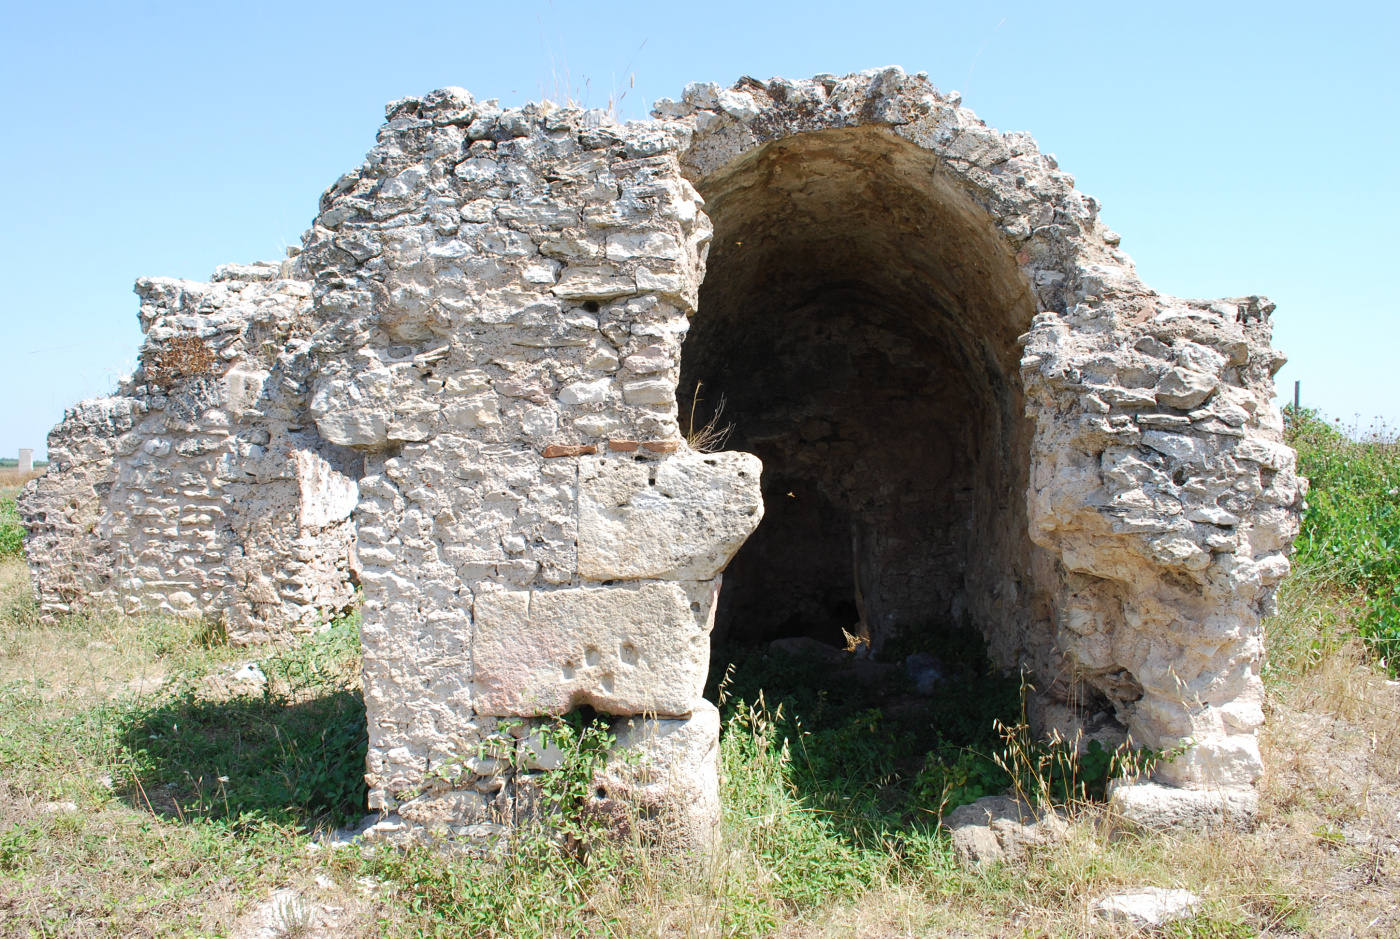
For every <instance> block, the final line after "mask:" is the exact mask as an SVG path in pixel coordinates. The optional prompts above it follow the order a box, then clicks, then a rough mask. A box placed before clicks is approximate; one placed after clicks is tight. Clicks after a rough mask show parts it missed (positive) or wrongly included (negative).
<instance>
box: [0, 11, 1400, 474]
mask: <svg viewBox="0 0 1400 939" xmlns="http://www.w3.org/2000/svg"><path fill="white" fill-rule="evenodd" d="M1397 11H1400V5H1396V4H1394V3H1344V2H1333V3H1328V4H1321V3H1290V2H1271V3H1263V2H1260V3H1229V2H1219V0H1217V2H1210V3H1195V2H1172V3H1142V2H1127V3H1124V2H1121V0H1120V2H1115V3H1063V4H1051V3H1030V2H1025V0H1021V2H976V0H960V2H956V3H945V2H921V3H880V2H875V0H869V2H864V3H851V2H825V0H812V2H804V3H767V2H754V0H749V2H741V3H734V2H712V3H698V2H693V0H692V2H688V3H684V4H682V3H669V2H663V0H651V2H641V3H607V2H579V0H554V2H553V3H549V2H546V0H519V2H516V3H501V2H499V0H495V2H491V3H479V2H472V0H458V2H455V3H412V2H395V3H382V2H380V3H358V2H342V3H334V4H330V3H301V4H285V5H284V4H270V3H256V2H243V3H168V2H161V0H152V2H145V3H109V4H64V3H19V2H11V3H8V4H6V5H5V8H4V17H3V20H4V27H3V29H0V91H2V92H3V93H2V94H0V108H3V115H2V116H0V127H2V128H3V131H0V133H3V142H4V145H3V146H0V166H2V167H3V178H4V179H5V181H6V193H5V195H4V199H3V206H4V208H3V215H0V222H2V224H0V323H3V327H4V329H3V332H0V338H2V341H0V456H13V455H14V454H15V451H16V450H17V448H19V447H21V446H33V447H35V448H36V449H39V450H42V448H43V446H44V439H45V435H46V434H47V432H48V430H49V428H50V426H51V425H52V424H53V423H54V422H55V421H56V420H57V419H58V418H59V417H61V415H62V411H63V408H64V406H65V405H68V404H71V403H73V402H75V401H77V400H78V399H80V398H84V397H91V396H95V395H100V394H104V393H106V392H108V391H110V390H111V389H112V388H113V386H114V385H115V383H116V381H117V379H118V377H119V376H120V375H121V374H123V373H124V372H126V371H129V370H130V369H131V368H132V367H133V365H134V360H135V351H136V347H137V345H138V343H139V341H140V334H139V331H138V329H137V320H136V308H137V304H136V298H135V296H134V295H133V294H132V293H131V285H132V281H133V280H135V278H136V277H138V276H140V275H147V274H159V275H170V276H178V277H189V278H197V279H205V278H207V277H208V275H209V274H210V272H211V271H212V270H213V269H214V267H215V266H216V265H218V264H222V263H227V262H231V261H238V262H247V261H253V260H257V259H262V258H276V257H280V256H281V255H282V253H283V247H284V246H285V245H286V244H289V243H296V242H297V240H298V238H299V236H300V234H301V231H302V230H303V229H304V228H305V227H306V226H307V224H308V223H309V222H310V220H311V218H312V216H313V214H314V212H315V208H316V200H317V198H318V196H319V194H320V192H321V190H322V189H323V188H325V187H326V186H327V185H328V184H330V183H331V182H333V181H334V180H335V179H336V178H337V177H338V176H339V175H340V174H341V173H343V172H344V171H346V170H348V169H350V168H351V167H354V166H356V165H357V164H358V163H359V161H360V159H361V158H362V156H363V155H364V153H365V151H366V150H367V149H368V148H369V146H370V145H371V144H372V143H373V140H374V134H375V130H376V128H377V127H378V126H379V124H380V122H381V120H382V119H383V110H382V109H383V105H384V103H385V102H386V101H388V100H390V99H393V98H398V97H402V96H404V95H407V94H414V93H421V92H425V91H429V90H431V89H433V88H438V87H442V86H444V85H460V86H463V87H465V88H468V89H470V90H471V91H472V92H474V93H475V94H476V95H477V96H478V97H479V98H491V97H499V98H500V99H501V101H502V103H503V104H506V105H511V104H518V103H521V102H523V101H525V100H527V99H530V98H538V97H540V96H541V92H542V91H545V90H548V89H550V88H552V87H554V86H555V85H556V77H555V76H556V75H558V76H562V75H563V74H564V73H565V72H567V74H568V75H569V76H570V77H571V79H572V82H571V84H572V85H573V86H574V87H575V88H577V89H578V91H577V93H578V94H579V95H580V96H584V95H586V96H587V98H588V103H589V104H591V105H594V106H599V105H603V104H605V103H606V101H607V98H608V93H609V91H610V89H612V88H614V87H616V88H617V89H619V90H622V89H627V95H626V97H625V98H624V100H623V101H622V110H623V112H624V114H625V115H626V116H631V117H642V116H645V114H646V111H647V110H648V109H649V108H650V103H651V101H652V100H653V99H654V98H657V97H662V96H669V97H677V96H679V92H680V90H681V88H682V87H683V86H684V85H685V83H686V82H689V81H708V80H713V81H719V82H721V83H724V84H728V83H730V82H732V81H733V80H735V79H736V78H738V77H739V76H740V75H744V74H749V75H754V76H756V77H760V78H768V77H770V76H773V75H783V76H787V77H793V78H798V77H807V76H811V75H813V74H815V73H818V72H847V71H854V70H859V69H864V68H870V67H874V66H880V65H887V64H898V65H902V66H904V68H905V69H907V70H908V71H910V72H915V71H920V70H924V71H927V72H929V74H930V76H931V78H932V80H933V82H934V83H935V84H936V85H938V87H939V88H941V89H944V90H950V89H958V90H960V91H962V92H963V93H964V103H965V104H967V105H968V106H969V107H971V108H973V109H975V110H976V111H977V112H978V114H979V115H981V116H982V117H983V118H984V119H985V120H986V121H987V122H988V123H989V124H990V125H992V126H994V127H997V128H999V129H1001V130H1005V131H1009V130H1025V131H1030V132H1031V133H1033V134H1034V135H1035V136H1036V137H1037V139H1038V140H1039V141H1040V143H1041V146H1042V148H1044V149H1045V150H1048V151H1051V152H1053V153H1055V154H1056V155H1057V156H1058V158H1059V161H1060V165H1061V166H1062V167H1063V168H1064V169H1066V170H1068V171H1069V172H1071V173H1073V174H1074V175H1075V177H1076V179H1077V180H1078V185H1079V188H1081V189H1082V190H1083V191H1085V192H1087V193H1089V194H1091V195H1093V196H1095V197H1096V198H1097V199H1098V200H1099V201H1100V202H1101V203H1102V204H1103V206H1104V209H1103V215H1104V218H1105V220H1106V221H1107V222H1108V224H1110V225H1112V226H1113V227H1114V228H1116V229H1117V230H1118V231H1120V232H1121V233H1122V234H1123V247H1124V249H1125V250H1127V251H1128V252H1129V253H1130V254H1132V255H1133V257H1134V258H1135V259H1136V260H1137V262H1138V265H1139V270H1140V272H1141V274H1142V275H1143V277H1144V278H1145V279H1146V280H1147V282H1148V283H1149V284H1151V285H1152V286H1154V287H1155V288H1156V289H1158V290H1160V291H1163V292H1167V293H1173V294H1177V295H1180V296H1186V297H1217V296H1230V295H1239V294H1247V293H1263V294H1267V295H1269V296H1270V297H1272V298H1273V299H1274V300H1275V301H1276V302H1277V303H1278V310H1277V312H1276V313H1275V314H1274V316H1275V323H1276V331H1275V339H1276V343H1277V345H1278V346H1279V347H1281V348H1282V349H1284V350H1285V351H1287V352H1288V353H1289V355H1290V356H1291V361H1290V363H1289V364H1288V365H1287V366H1286V367H1285V368H1284V370H1283V371H1282V372H1281V373H1280V374H1279V387H1280V391H1281V392H1286V393H1287V394H1289V395H1291V389H1292V383H1293V380H1294V379H1301V380H1302V382H1303V400H1304V402H1305V403H1307V404H1311V405H1314V406H1317V407H1320V408H1321V409H1322V410H1323V411H1325V412H1326V413H1328V414H1329V415H1332V416H1340V417H1343V418H1345V419H1346V420H1348V421H1350V420H1352V419H1353V416H1354V415H1358V414H1359V415H1360V416H1361V418H1362V420H1363V422H1365V421H1369V420H1370V419H1372V418H1373V417H1383V418H1386V419H1388V420H1389V421H1390V422H1391V423H1392V424H1395V423H1400V362H1398V361H1397V360H1400V339H1398V338H1397V329H1396V319H1397V312H1400V309H1398V307H1400V301H1397V291H1396V287H1395V284H1394V280H1395V275H1396V273H1397V262H1396V260H1395V247H1394V244H1395V234H1394V229H1395V225H1396V222H1397V218H1400V196H1397V193H1400V184H1398V183H1397V178H1400V172H1397V171H1400V157H1398V156H1397V154H1400V141H1397V139H1396V138H1397V130H1396V128H1397V123H1400V122H1397V118H1398V117H1400V107H1397V104H1400V102H1397V85H1400V53H1397V48H1400V29H1398V28H1397V26H1400V12H1397ZM632 74H635V77H636V81H635V87H630V88H629V84H630V77H631V75H632ZM585 80H586V86H585Z"/></svg>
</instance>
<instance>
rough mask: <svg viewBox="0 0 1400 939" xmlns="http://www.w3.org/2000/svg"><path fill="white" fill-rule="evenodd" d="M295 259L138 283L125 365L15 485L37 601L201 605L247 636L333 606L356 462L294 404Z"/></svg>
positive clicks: (346, 590) (304, 308) (347, 548)
mask: <svg viewBox="0 0 1400 939" xmlns="http://www.w3.org/2000/svg"><path fill="white" fill-rule="evenodd" d="M284 266H285V267H286V268H287V270H286V271H283V270H282V267H284ZM298 272H299V266H298V265H297V264H295V263H294V262H288V263H287V264H286V265H283V266H279V265H275V264H264V265H252V266H244V267H240V266H228V267H224V268H220V269H219V271H217V272H216V273H215V276H214V280H213V282H211V283H207V284H205V283H197V282H193V281H180V280H171V279H168V278H143V279H142V280H140V281H138V282H137V285H136V291H137V293H138V295H139V296H140V297H141V301H142V303H141V325H142V328H143V330H144V331H145V332H146V340H145V343H144V345H143V346H142V349H141V354H140V367H139V368H138V369H137V371H136V373H135V375H134V376H133V377H132V378H131V379H129V380H127V381H125V382H124V383H123V385H122V388H121V389H120V391H119V393H118V394H117V395H114V396H112V397H110V398H105V399H99V400H98V401H94V402H84V403H83V404H80V405H78V406H77V407H76V408H74V409H73V410H71V411H70V412H69V413H68V414H67V415H66V416H65V418H64V421H63V423H61V424H60V425H59V427H58V428H56V429H55V431H54V433H53V435H51V437H50V447H51V448H53V449H54V451H55V452H56V453H57V454H59V458H58V459H57V460H56V461H54V463H53V466H52V467H51V469H50V470H49V472H48V474H47V475H45V476H43V477H40V478H39V479H37V480H35V481H34V482H33V483H31V484H30V486H29V488H28V489H27V490H26V492H25V494H24V495H23V497H22V498H21V500H20V505H21V510H22V511H23V512H24V513H25V515H26V518H27V521H28V524H29V525H30V531H31V535H30V541H29V548H28V555H29V560H30V566H31V570H32V571H33V574H34V584H35V589H36V592H37V594H38V597H39V601H40V605H41V608H42V609H43V611H44V612H45V613H46V614H54V613H60V612H70V611H91V610H98V609H105V608H115V609H119V610H121V611H123V612H125V613H132V614H134V613H138V612H163V613H166V614H170V615H176V616H192V617H211V618H215V619H220V620H222V621H223V622H224V623H225V625H226V627H227V629H228V632H229V636H230V638H231V639H232V640H234V641H236V642H250V641H258V640H264V639H267V638H271V637H274V636H278V635H282V634H284V633H286V632H287V631H288V630H291V629H296V628H306V627H310V626H311V625H313V624H314V623H315V622H316V621H318V619H320V618H322V617H324V616H328V615H331V614H333V613H335V612H337V611H339V610H342V609H344V608H345V607H346V606H347V605H348V604H349V602H350V600H351V598H352V596H353V585H352V583H351V576H350V562H351V554H352V541H353V531H354V530H353V527H352V524H351V522H350V521H349V518H350V512H351V510H352V509H353V508H354V505H355V502H356V500H357V498H358V497H357V494H356V490H355V483H354V478H353V476H354V475H355V473H356V471H355V470H354V469H353V468H351V467H353V465H354V462H355V461H351V462H350V463H347V462H346V460H345V456H346V454H344V453H341V452H338V451H336V450H335V448H333V447H327V446H326V445H324V444H323V443H322V442H321V441H320V440H319V438H318V437H317V435H316V434H315V430H314V427H313V426H310V424H309V421H308V420H307V419H306V417H305V414H306V405H305V401H304V391H299V390H298V387H299V386H298V385H297V382H296V375H297V374H298V370H299V369H300V368H303V366H302V365H301V364H300V359H299V352H298V342H304V335H305V333H307V332H308V331H309V330H308V328H307V327H308V314H309V309H310V286H309V284H307V283H306V282H305V281H303V280H299V279H297V278H296V276H295V275H296V274H297V273H298ZM284 274H285V275H289V276H284ZM342 468H344V469H345V471H344V472H342Z"/></svg>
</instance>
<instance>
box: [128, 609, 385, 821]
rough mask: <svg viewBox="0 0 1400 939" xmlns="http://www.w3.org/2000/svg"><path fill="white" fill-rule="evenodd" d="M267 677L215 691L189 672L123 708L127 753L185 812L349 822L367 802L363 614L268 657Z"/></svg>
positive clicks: (144, 784)
mask: <svg viewBox="0 0 1400 939" xmlns="http://www.w3.org/2000/svg"><path fill="white" fill-rule="evenodd" d="M259 664H260V665H261V666H262V669H263V671H264V672H265V673H266V674H267V677H268V681H267V682H266V684H265V686H264V688H263V689H262V690H261V692H259V691H258V690H256V689H248V690H240V691H239V692H238V693H235V694H232V695H230V696H228V697H226V698H216V699H213V700H211V699H210V698H209V697H208V696H206V695H204V694H202V693H201V688H200V684H199V683H198V682H196V681H191V680H188V679H186V680H184V681H182V682H180V683H179V686H178V687H177V688H176V689H174V690H172V691H171V692H170V693H167V695H166V696H164V697H163V698H162V699H161V700H160V701H159V702H158V703H155V704H154V705H151V704H140V705H137V706H133V707H131V708H129V709H127V710H126V711H124V712H122V713H121V714H119V715H118V716H117V721H118V725H119V739H118V743H119V746H120V748H121V757H122V759H124V760H125V761H127V762H128V763H129V764H130V765H131V767H132V768H133V769H134V772H135V774H136V778H137V781H138V782H139V784H140V786H141V788H142V789H144V790H145V791H147V792H149V791H150V790H152V789H154V788H157V787H162V788H164V789H165V790H166V791H168V792H169V793H171V796H170V798H171V801H172V803H173V804H174V805H176V806H178V812H179V813H181V814H184V815H190V816H196V817H203V818H209V819H227V820H234V821H237V822H238V823H239V824H247V823H248V821H249V820H258V821H273V822H277V823H279V824H284V825H301V826H307V825H328V826H332V827H334V826H337V825H344V824H346V823H349V822H358V821H359V819H360V818H361V817H362V816H363V815H364V814H365V812H366V811H367V809H366V805H365V797H366V788H365V781H364V766H365V750H366V747H367V745H368V737H367V734H366V730H365V707H364V699H363V697H362V695H361V694H360V692H359V690H358V688H357V687H356V685H357V681H356V679H357V677H358V676H357V675H356V672H357V669H358V664H359V617H358V615H356V616H352V617H347V618H346V619H344V620H340V621H337V622H336V623H334V624H333V625H332V626H331V628H330V629H329V630H327V631H326V632H324V633H320V634H317V635H315V636H314V637H312V638H311V639H310V640H309V641H307V642H305V643H302V644H301V645H299V646H296V647H294V648H292V649H291V650H288V651H284V652H280V653H278V654H275V655H272V656H269V657H266V658H265V659H263V660H262V661H261V662H260V663H259Z"/></svg>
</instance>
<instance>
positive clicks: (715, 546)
mask: <svg viewBox="0 0 1400 939" xmlns="http://www.w3.org/2000/svg"><path fill="white" fill-rule="evenodd" d="M762 472H763V464H762V463H760V462H759V459H758V457H756V456H754V455H753V454H751V453H737V452H726V453H686V454H680V455H677V456H674V457H671V458H669V459H666V460H663V461H661V462H659V463H638V462H633V461H631V460H626V459H616V458H613V459H604V458H598V459H589V460H584V461H582V462H581V464H580V466H579V519H578V566H579V574H580V576H582V577H584V578H586V579H588V580H632V579H642V578H653V577H654V578H660V579H667V580H709V579H711V578H712V577H714V576H715V575H716V574H718V573H719V572H720V571H722V570H724V567H725V565H726V564H728V563H729V559H730V558H732V557H733V556H734V552H736V551H738V550H739V547H740V546H741V545H742V544H743V543H744V540H745V539H746V538H748V537H749V535H750V534H752V532H753V530H754V529H755V528H757V527H758V523H759V521H760V520H762V518H763V496H762V495H761V494H760V492H759V476H760V474H761V473H762Z"/></svg>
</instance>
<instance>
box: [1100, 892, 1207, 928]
mask: <svg viewBox="0 0 1400 939" xmlns="http://www.w3.org/2000/svg"><path fill="white" fill-rule="evenodd" d="M1200 905H1201V898H1200V897H1198V896H1196V895H1195V894H1194V893H1192V892H1191V891H1189V890H1165V889H1163V888H1161V887H1144V888H1143V889H1142V890H1138V891H1136V892H1134V893H1115V894H1112V895H1111V896H1107V897H1101V898H1099V899H1098V900H1095V901H1094V912H1095V913H1096V914H1098V915H1099V916H1100V917H1101V918H1103V919H1106V920H1109V921H1110V922H1115V923H1127V924H1129V925H1131V926H1162V925H1165V924H1166V923H1169V922H1171V921H1172V920H1177V919H1182V918H1184V917H1187V916H1190V915H1192V914H1193V913H1195V912H1196V909H1197V908H1198V907H1199V906H1200Z"/></svg>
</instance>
